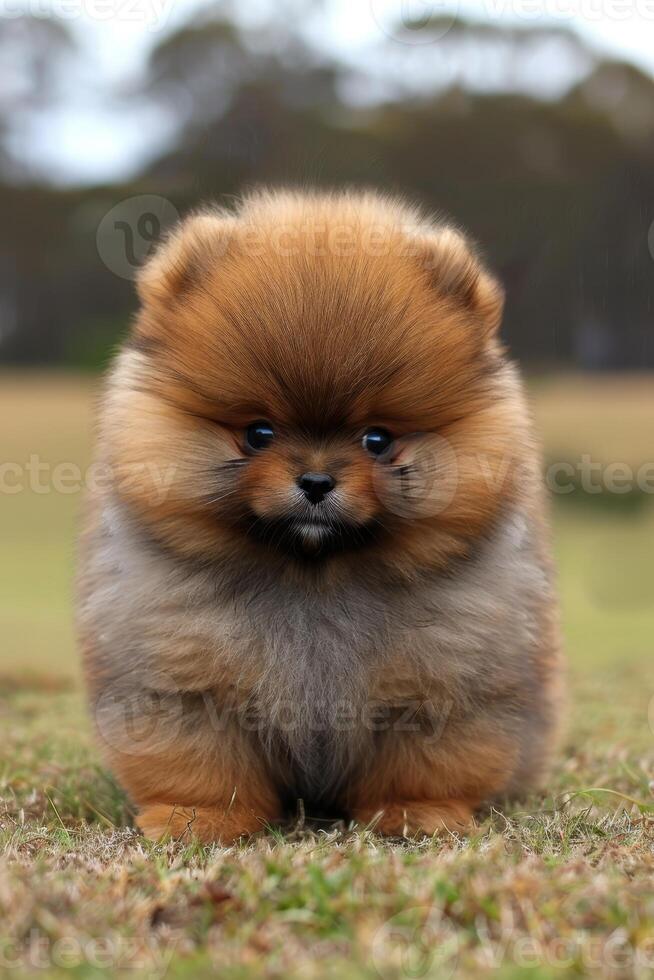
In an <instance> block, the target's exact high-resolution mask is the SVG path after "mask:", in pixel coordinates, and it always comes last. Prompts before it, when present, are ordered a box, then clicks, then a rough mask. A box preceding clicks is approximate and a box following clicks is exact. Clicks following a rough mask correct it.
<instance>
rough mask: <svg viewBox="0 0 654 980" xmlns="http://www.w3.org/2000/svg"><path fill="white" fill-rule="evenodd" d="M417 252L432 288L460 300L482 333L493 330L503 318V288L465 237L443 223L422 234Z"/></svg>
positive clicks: (495, 329) (490, 332) (489, 332)
mask: <svg viewBox="0 0 654 980" xmlns="http://www.w3.org/2000/svg"><path fill="white" fill-rule="evenodd" d="M419 254H420V258H421V260H422V262H423V266H424V268H425V270H426V271H427V272H428V273H429V275H430V277H431V279H432V282H433V284H434V286H435V288H436V289H438V290H439V292H441V293H443V294H445V295H448V296H453V297H455V298H457V299H458V300H459V301H460V302H462V303H463V304H464V305H465V306H466V307H467V308H468V309H469V310H470V312H471V313H473V314H474V315H475V316H476V317H477V318H478V319H479V321H480V322H481V324H482V327H483V329H484V332H485V333H487V334H488V335H490V334H492V333H495V332H496V331H497V329H498V328H499V326H500V323H501V321H502V311H503V309H504V290H503V289H502V286H501V285H500V283H499V282H498V280H497V279H495V277H494V276H493V275H491V273H490V272H489V271H488V270H487V269H486V268H485V266H484V265H483V263H482V262H481V261H480V259H479V258H478V257H477V255H475V252H474V250H473V248H472V246H471V244H470V243H469V242H468V240H467V239H466V238H465V236H464V235H462V234H461V232H459V231H457V230H456V229H455V228H450V227H448V226H446V225H445V226H443V227H441V228H436V229H434V231H433V232H430V233H429V234H427V235H426V236H422V237H421V242H420V247H419Z"/></svg>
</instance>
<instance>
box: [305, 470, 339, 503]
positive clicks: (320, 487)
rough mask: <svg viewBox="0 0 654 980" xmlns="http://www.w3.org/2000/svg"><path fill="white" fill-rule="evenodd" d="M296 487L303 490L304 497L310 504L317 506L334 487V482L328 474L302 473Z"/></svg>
mask: <svg viewBox="0 0 654 980" xmlns="http://www.w3.org/2000/svg"><path fill="white" fill-rule="evenodd" d="M297 482H298V486H299V487H300V489H301V490H304V495H305V497H306V498H307V500H308V501H309V502H310V503H312V504H319V503H320V501H321V500H322V499H323V498H324V497H326V496H327V494H328V493H329V491H330V490H333V489H334V487H335V486H336V480H335V479H334V477H333V476H330V475H329V473H303V474H302V476H300V477H298V481H297Z"/></svg>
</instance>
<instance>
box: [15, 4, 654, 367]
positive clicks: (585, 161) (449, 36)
mask: <svg viewBox="0 0 654 980" xmlns="http://www.w3.org/2000/svg"><path fill="white" fill-rule="evenodd" d="M286 2H287V3H293V2H294V0H286ZM220 9H221V10H223V13H222V15H221V16H217V15H216V14H215V12H214V13H212V15H211V17H209V18H208V20H207V21H206V22H202V23H194V24H193V26H192V27H191V26H187V27H184V28H182V29H181V30H179V31H178V32H176V33H174V34H173V35H171V36H170V37H167V38H165V39H164V40H163V41H162V42H161V43H160V44H159V45H158V46H157V47H156V48H155V49H154V51H153V52H152V55H151V58H150V61H149V65H148V76H147V78H146V79H145V80H144V82H143V87H142V92H141V94H142V96H143V98H146V99H150V100H155V101H157V102H158V103H159V104H161V105H167V106H168V107H169V108H170V109H171V111H172V112H173V113H174V114H175V118H176V120H177V130H176V131H177V137H176V139H175V141H174V144H173V145H171V147H170V149H169V151H168V152H167V153H166V154H165V155H164V156H163V157H162V158H161V159H158V160H156V161H155V162H154V163H153V164H152V165H151V166H150V167H149V168H148V169H147V170H146V172H144V173H143V174H142V175H141V177H140V178H139V179H138V180H136V181H134V182H132V183H130V184H128V185H122V186H116V187H111V188H96V189H88V190H84V191H67V192H62V191H57V190H55V189H49V190H48V189H44V188H37V187H32V188H29V187H23V188H21V189H20V190H19V191H16V189H15V188H14V187H6V188H4V189H3V188H2V187H1V186H0V206H1V207H2V208H3V215H4V217H5V223H4V226H3V228H2V229H0V259H2V263H3V266H2V272H0V355H1V356H2V357H3V358H4V359H5V360H14V361H18V360H21V361H25V362H27V361H48V360H49V361H65V360H68V361H70V360H75V361H77V362H80V361H85V362H88V361H89V360H91V361H95V360H97V359H98V357H99V355H98V351H99V350H101V349H103V348H106V347H107V346H108V345H110V343H111V338H112V337H118V336H119V334H120V331H121V330H123V329H124V327H125V324H126V322H127V318H128V315H129V311H130V309H131V308H133V306H134V298H133V290H132V287H131V284H130V283H129V282H128V281H127V280H124V279H119V278H117V277H116V276H115V275H113V274H112V273H111V271H110V270H108V269H107V268H106V267H105V266H104V265H103V263H102V261H101V259H100V257H99V255H98V253H97V250H96V247H95V235H96V231H97V227H98V223H99V221H100V219H101V218H102V216H103V215H104V214H106V212H107V211H108V210H109V209H110V208H111V206H112V205H113V204H114V203H115V202H116V201H119V200H121V199H122V198H126V197H130V196H131V195H134V194H144V193H145V194H160V195H162V196H164V197H166V198H169V199H172V202H173V203H174V204H175V205H176V206H177V207H178V208H179V210H180V211H182V212H183V211H185V210H187V209H189V208H191V207H193V206H195V205H197V204H198V203H199V201H200V200H206V199H210V198H212V197H214V198H219V199H223V200H224V199H225V198H229V196H230V195H233V194H236V193H238V192H240V191H241V190H243V189H244V188H247V187H248V186H250V185H252V184H255V183H276V184H279V183H284V184H298V185H301V186H306V185H307V184H310V185H313V184H317V185H322V186H332V185H335V186H342V185H344V184H354V185H369V186H377V187H380V188H382V189H383V190H391V191H396V192H400V193H403V194H406V195H408V196H409V197H412V198H415V199H416V200H417V201H419V202H422V203H423V204H424V205H425V206H426V207H427V208H428V209H430V210H433V211H434V212H440V213H444V214H445V215H446V216H448V217H450V218H452V219H453V220H455V221H457V222H460V223H461V224H462V225H463V226H464V227H466V228H468V229H469V230H470V231H471V233H472V234H473V236H474V237H475V238H477V239H478V240H479V241H480V242H482V243H483V245H484V248H485V250H486V251H487V252H488V255H489V258H490V261H491V264H492V265H494V266H495V267H496V268H497V269H498V271H499V273H500V275H501V277H502V278H503V279H504V281H505V284H506V286H507V314H506V321H505V328H504V331H505V337H506V339H507V341H508V342H509V344H510V346H511V349H512V350H513V351H514V352H515V353H516V354H517V355H518V356H520V357H521V358H522V359H523V360H524V361H525V362H527V363H529V364H532V365H537V366H544V365H550V364H573V363H577V364H582V365H584V366H588V367H608V366H612V365H614V366H615V365H617V366H624V367H640V366H648V367H654V344H653V343H652V330H651V328H652V309H653V308H654V275H653V273H654V265H653V264H652V263H653V261H654V255H652V254H651V253H650V251H649V247H648V235H649V240H650V242H652V243H653V244H652V249H653V250H654V234H652V232H651V230H650V229H651V223H652V220H653V219H654V214H652V211H651V209H652V202H653V201H654V108H653V107H654V81H653V80H652V79H651V78H650V77H648V76H646V75H644V74H642V73H640V72H638V71H637V70H636V69H634V68H632V67H630V66H626V65H621V64H616V63H613V62H601V61H599V60H598V58H597V56H596V55H595V54H594V53H593V52H590V51H587V50H586V49H584V47H583V45H581V42H579V40H578V39H577V38H575V37H574V36H572V35H569V34H567V33H566V32H561V31H555V32H551V31H541V30H540V29H537V28H530V29H529V30H518V31H515V30H512V31H509V32H506V31H503V30H502V29H500V28H498V27H497V26H490V27H488V26H485V25H476V24H472V25H470V24H465V23H459V22H456V23H455V24H454V25H452V24H450V28H449V30H448V32H447V33H446V35H445V37H444V39H443V43H441V41H438V42H437V43H436V44H432V45H426V46H425V54H424V55H422V54H421V55H420V58H423V59H427V61H428V60H429V59H430V58H431V59H432V60H434V59H438V58H444V59H445V60H447V59H448V58H449V60H450V62H451V63H452V64H458V63H463V62H465V61H466V59H467V58H468V54H469V51H470V50H476V49H475V48H474V45H476V44H482V43H487V44H490V45H495V46H496V47H497V50H505V51H506V52H509V53H511V52H513V53H514V54H515V58H514V56H513V54H511V56H510V57H509V58H508V64H509V72H508V73H509V74H517V75H519V76H520V78H518V79H516V80H515V84H518V85H520V86H522V87H525V86H524V85H523V79H522V75H523V74H524V70H525V68H526V67H528V65H527V62H528V61H529V53H531V55H532V56H533V57H534V58H536V55H535V54H534V52H540V54H539V55H538V58H536V62H538V64H542V61H540V58H541V54H542V52H543V51H545V50H549V51H550V57H551V56H552V55H551V52H552V51H553V50H555V54H554V60H555V62H556V61H557V58H559V54H558V53H557V52H560V51H561V50H563V48H565V46H566V45H567V46H568V48H567V50H568V53H569V54H570V58H569V63H570V64H572V63H573V62H574V64H575V66H576V68H575V71H576V72H577V73H578V74H579V78H578V79H577V81H576V84H574V85H572V87H571V88H570V87H568V88H567V89H566V90H565V91H564V92H563V93H559V94H557V95H552V96H551V97H550V98H543V97H542V93H541V96H539V97H535V96H533V95H532V96H530V95H525V94H524V93H522V94H516V93H515V92H511V91H495V92H491V91H476V90H475V88H474V86H473V85H471V84H469V79H467V76H466V74H465V72H462V73H461V74H460V75H458V76H456V77H455V81H456V82H457V84H450V85H448V86H447V87H446V88H442V87H439V86H436V85H431V84H427V81H428V79H427V76H426V75H425V74H424V73H423V74H422V76H421V80H420V82H419V83H418V77H419V76H420V72H421V71H422V69H420V68H418V69H416V68H414V69H412V70H413V71H414V75H413V76H412V79H411V85H404V86H399V87H398V85H396V84H395V81H394V80H393V79H391V82H392V84H389V86H388V87H387V90H386V100H385V101H384V102H382V103H377V104H372V103H370V102H366V100H365V99H362V100H360V101H357V102H352V101H351V100H350V99H349V97H348V93H351V92H352V85H353V80H355V75H356V72H355V69H356V66H353V65H352V64H349V63H348V64H342V63H336V62H333V61H331V60H329V59H328V58H326V57H325V56H324V54H323V53H322V52H319V51H316V50H315V49H314V48H313V47H312V46H310V45H309V44H308V43H307V41H306V40H305V39H304V38H301V37H299V36H298V34H297V31H296V29H295V26H294V23H293V20H292V19H291V20H290V21H289V20H287V21H281V20H278V21H276V22H275V23H276V29H274V30H273V29H272V28H271V27H270V25H269V24H268V22H267V21H265V19H264V20H262V21H261V22H260V23H259V24H258V26H257V27H256V29H255V28H249V29H248V30H247V31H246V30H245V29H244V28H242V27H238V26H236V25H235V23H233V22H231V21H228V20H226V19H225V16H224V9H223V8H220ZM434 23H435V22H432V27H434ZM471 44H472V45H473V48H470V45H471ZM498 45H499V47H498ZM502 45H504V48H502ZM548 45H550V46H551V45H554V48H551V47H550V48H548ZM457 46H458V47H457ZM562 46H563V47H562ZM415 50H416V46H414V47H413V49H411V48H410V46H408V45H400V44H397V43H396V42H392V41H391V40H390V39H389V41H388V45H386V46H383V45H382V47H381V48H380V51H383V52H386V53H385V54H383V55H382V59H383V58H386V63H387V64H389V65H390V61H391V60H392V58H393V57H398V56H397V53H396V52H397V51H400V52H401V56H400V61H402V60H403V59H404V62H405V63H407V64H408V63H409V62H410V63H411V64H412V65H414V66H415V65H417V64H418V63H419V59H417V60H416V57H415ZM457 51H458V52H459V54H458V55H457V54H456V52H457ZM446 55H447V57H446ZM457 59H458V60H457ZM512 59H513V60H512ZM364 61H365V59H364ZM422 64H423V65H424V64H426V61H424V60H423V62H422ZM511 66H512V67H511ZM381 67H383V63H382V65H381ZM362 68H365V64H362ZM584 71H585V72H586V73H585V74H584ZM416 72H417V74H416ZM390 74H392V73H390ZM370 77H372V76H370ZM435 77H436V76H435V75H434V76H433V78H435ZM569 77H570V78H571V79H572V80H574V78H575V76H574V73H573V74H572V75H570V76H569ZM500 87H501V86H500ZM509 88H510V86H509Z"/></svg>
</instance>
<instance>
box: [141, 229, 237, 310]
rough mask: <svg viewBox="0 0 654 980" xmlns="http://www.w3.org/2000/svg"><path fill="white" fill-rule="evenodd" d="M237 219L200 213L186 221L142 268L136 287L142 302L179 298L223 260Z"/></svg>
mask: <svg viewBox="0 0 654 980" xmlns="http://www.w3.org/2000/svg"><path fill="white" fill-rule="evenodd" d="M235 223H236V222H235V219H234V218H233V217H231V216H230V215H228V214H224V213H222V212H220V211H217V210H216V211H201V212H198V213H196V214H193V215H191V216H190V217H189V218H186V219H185V220H184V221H183V222H182V223H181V224H180V225H178V226H177V228H175V229H174V230H173V231H172V232H171V234H170V235H169V236H168V237H167V238H166V239H165V240H164V241H163V243H162V244H161V245H160V246H159V247H158V249H157V251H156V252H155V254H154V255H153V256H152V258H150V259H149V260H148V261H147V262H146V264H145V265H144V266H143V267H142V268H141V270H140V271H139V273H138V275H137V277H136V286H137V290H138V294H139V297H140V298H141V301H142V302H143V303H146V304H147V303H155V304H156V303H166V302H170V300H171V299H178V298H180V297H181V296H183V295H184V294H185V293H186V292H188V291H189V290H190V289H191V288H192V287H193V286H194V285H195V284H196V283H198V282H201V281H202V279H203V277H204V276H205V275H206V273H207V271H208V270H209V269H211V268H212V267H214V266H215V264H216V262H217V261H219V260H220V258H222V256H223V255H224V253H225V252H226V250H227V247H228V245H229V241H230V237H231V232H232V229H233V227H234V225H235Z"/></svg>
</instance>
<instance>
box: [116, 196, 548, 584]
mask: <svg viewBox="0 0 654 980" xmlns="http://www.w3.org/2000/svg"><path fill="white" fill-rule="evenodd" d="M139 292H140V296H141V300H142V310H141V313H140V316H139V319H138V321H137V323H136V325H135V328H134V331H133V335H132V337H131V339H130V340H129V342H128V343H127V345H126V347H125V349H124V351H123V352H122V354H121V355H120V357H119V359H118V362H117V365H116V368H115V370H114V373H113V377H112V381H111V384H110V389H109V396H108V402H107V410H106V412H105V416H104V427H103V431H104V444H105V446H106V448H107V453H108V455H109V461H110V463H111V466H112V471H113V473H114V478H115V489H116V492H117V493H118V494H119V495H120V496H121V497H122V498H123V499H124V500H125V501H126V502H127V503H128V505H129V506H130V507H131V509H132V511H133V512H134V513H135V514H136V515H138V517H139V518H140V519H141V521H143V522H144V523H145V524H146V525H147V527H148V528H149V530H150V531H151V532H152V533H153V534H154V535H155V536H156V537H158V538H159V539H160V540H161V541H163V542H164V543H165V544H167V545H168V546H170V547H172V548H175V549H177V550H179V551H181V552H183V553H185V554H187V555H193V556H198V557H203V558H213V559H223V558H232V559H236V560H238V559H239V557H245V556H249V558H253V557H254V558H256V560H264V556H265V555H267V556H268V557H269V558H270V560H273V556H274V560H276V561H277V562H279V564H280V565H284V566H288V567H291V566H293V567H295V568H299V567H307V566H310V567H314V568H316V567H322V568H327V567H331V568H338V567H340V568H349V569H356V568H358V569H362V568H366V569H368V570H369V569H370V568H371V567H372V566H373V564H374V562H382V563H384V564H385V565H386V566H387V567H389V568H390V567H392V568H394V569H395V570H397V571H400V572H403V573H406V574H410V573H412V572H414V571H415V570H417V569H420V568H425V567H430V566H442V565H443V564H444V563H446V562H447V561H448V560H449V559H450V558H451V557H452V556H453V555H457V554H462V553H464V552H465V551H466V549H467V548H468V547H469V546H470V544H471V542H474V540H475V538H477V537H478V536H479V535H481V534H483V533H484V531H485V530H486V529H487V528H488V527H489V526H490V524H491V523H492V521H493V520H494V518H495V516H496V515H497V513H498V511H499V509H500V507H501V506H502V504H503V502H505V501H507V500H509V499H510V498H511V496H512V495H514V494H515V493H517V492H518V490H517V487H518V481H517V479H516V472H517V467H518V464H519V463H520V462H521V460H524V458H525V456H526V455H528V452H529V450H528V446H527V443H526V440H527V436H526V434H525V433H526V427H525V425H524V409H523V406H522V402H521V396H520V392H519V389H518V387H517V384H516V382H515V380H514V377H513V374H512V371H511V368H510V367H509V366H508V365H507V363H506V361H505V358H504V356H503V353H502V350H501V347H500V345H499V343H498V341H497V337H496V332H497V327H498V325H499V322H500V318H501V307H502V295H501V290H500V288H499V287H498V285H497V283H496V282H495V280H494V279H493V278H492V277H491V276H490V275H489V274H488V272H487V271H486V270H485V269H484V268H483V267H482V265H481V264H480V263H479V261H478V259H477V258H476V257H475V255H474V254H473V252H472V251H471V249H470V247H469V245H468V243H467V242H466V240H465V239H464V238H463V236H462V235H461V234H460V233H459V232H457V231H455V230H453V229H451V228H449V227H446V226H433V225H430V224H428V223H426V222H425V221H424V219H422V218H421V217H420V215H418V214H417V213H416V212H415V211H413V210H411V209H410V208H407V207H404V206H402V205H400V204H398V203H397V202H393V201H388V200H386V199H384V198H381V197H378V196H375V195H373V194H364V195H358V194H341V195H324V196H311V195H300V194H291V193H279V194H259V195H255V196H253V197H250V198H248V199H246V200H245V202H244V203H243V204H242V205H241V207H240V209H239V210H238V211H237V212H236V213H233V214H227V213H223V212H220V211H206V212H203V213H200V214H197V215H195V216H193V217H191V218H189V219H188V220H187V221H186V222H185V223H184V224H182V226H181V227H180V228H179V229H178V230H177V231H176V232H175V233H174V234H173V235H172V237H171V238H170V239H169V240H168V241H167V242H166V243H165V244H164V245H163V247H162V248H161V249H160V250H159V252H158V253H157V254H156V255H155V257H154V258H153V259H152V260H151V261H150V262H149V263H148V265H147V266H146V267H145V268H144V269H143V271H142V273H141V276H140V280H139Z"/></svg>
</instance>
